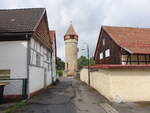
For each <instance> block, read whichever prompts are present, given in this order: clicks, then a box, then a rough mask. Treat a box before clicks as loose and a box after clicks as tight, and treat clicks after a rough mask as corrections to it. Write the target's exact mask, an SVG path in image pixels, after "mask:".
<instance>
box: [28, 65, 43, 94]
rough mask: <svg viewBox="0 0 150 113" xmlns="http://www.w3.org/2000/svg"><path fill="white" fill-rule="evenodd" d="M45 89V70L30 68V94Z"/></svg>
mask: <svg viewBox="0 0 150 113" xmlns="http://www.w3.org/2000/svg"><path fill="white" fill-rule="evenodd" d="M43 87H44V68H39V67H34V66H30V67H29V93H33V92H35V91H38V90H40V89H42V88H43Z"/></svg>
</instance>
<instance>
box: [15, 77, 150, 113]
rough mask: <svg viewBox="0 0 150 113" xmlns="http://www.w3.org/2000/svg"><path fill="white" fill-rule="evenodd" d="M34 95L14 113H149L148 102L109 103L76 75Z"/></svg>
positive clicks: (61, 79) (62, 79)
mask: <svg viewBox="0 0 150 113" xmlns="http://www.w3.org/2000/svg"><path fill="white" fill-rule="evenodd" d="M59 80H60V82H59V83H58V84H57V85H56V86H52V87H49V88H48V89H45V90H43V91H41V92H40V93H39V94H37V95H36V96H34V97H32V98H31V99H30V100H29V101H28V102H27V105H25V106H24V107H23V108H22V109H18V110H17V111H15V113H149V111H150V106H149V103H145V104H144V103H143V104H139V103H120V104H117V103H110V102H109V101H108V100H107V99H105V98H104V97H103V96H101V95H100V94H99V93H98V92H97V91H95V90H94V89H92V88H89V87H88V86H87V85H86V84H84V83H83V82H81V81H79V80H76V79H73V78H60V79H59Z"/></svg>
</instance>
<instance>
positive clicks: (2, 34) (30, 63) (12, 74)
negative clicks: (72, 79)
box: [0, 8, 55, 98]
mask: <svg viewBox="0 0 150 113" xmlns="http://www.w3.org/2000/svg"><path fill="white" fill-rule="evenodd" d="M0 17H1V18H0V62H1V63H0V81H5V82H8V83H9V84H8V85H6V86H5V88H4V97H5V98H6V97H7V98H16V97H27V96H28V97H30V96H32V95H33V94H35V93H36V92H38V91H40V90H41V89H43V88H46V87H47V86H48V85H50V84H52V76H55V75H53V72H52V54H53V53H52V52H53V51H52V42H51V40H50V34H49V28H48V21H47V15H46V10H45V9H44V8H33V9H14V10H12V9H11V10H0Z"/></svg>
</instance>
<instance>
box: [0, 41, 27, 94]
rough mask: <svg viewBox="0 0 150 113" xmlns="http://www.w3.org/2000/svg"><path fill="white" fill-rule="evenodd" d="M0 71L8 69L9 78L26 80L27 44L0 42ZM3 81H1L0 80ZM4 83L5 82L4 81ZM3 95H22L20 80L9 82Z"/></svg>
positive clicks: (23, 42)
mask: <svg viewBox="0 0 150 113" xmlns="http://www.w3.org/2000/svg"><path fill="white" fill-rule="evenodd" d="M0 69H4V70H5V69H10V70H11V73H10V78H12V79H13V78H27V42H26V41H4V42H0ZM1 81H3V80H1ZM5 81H6V80H5ZM6 82H9V84H8V85H7V86H6V87H5V89H4V95H19V94H22V80H9V81H6Z"/></svg>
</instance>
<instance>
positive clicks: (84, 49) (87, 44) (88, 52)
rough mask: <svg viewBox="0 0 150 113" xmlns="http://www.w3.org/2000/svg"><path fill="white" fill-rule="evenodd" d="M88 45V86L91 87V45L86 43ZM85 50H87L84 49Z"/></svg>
mask: <svg viewBox="0 0 150 113" xmlns="http://www.w3.org/2000/svg"><path fill="white" fill-rule="evenodd" d="M84 44H85V45H86V50H87V57H88V84H89V86H90V49H89V45H88V44H87V43H84ZM82 50H85V49H82Z"/></svg>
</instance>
